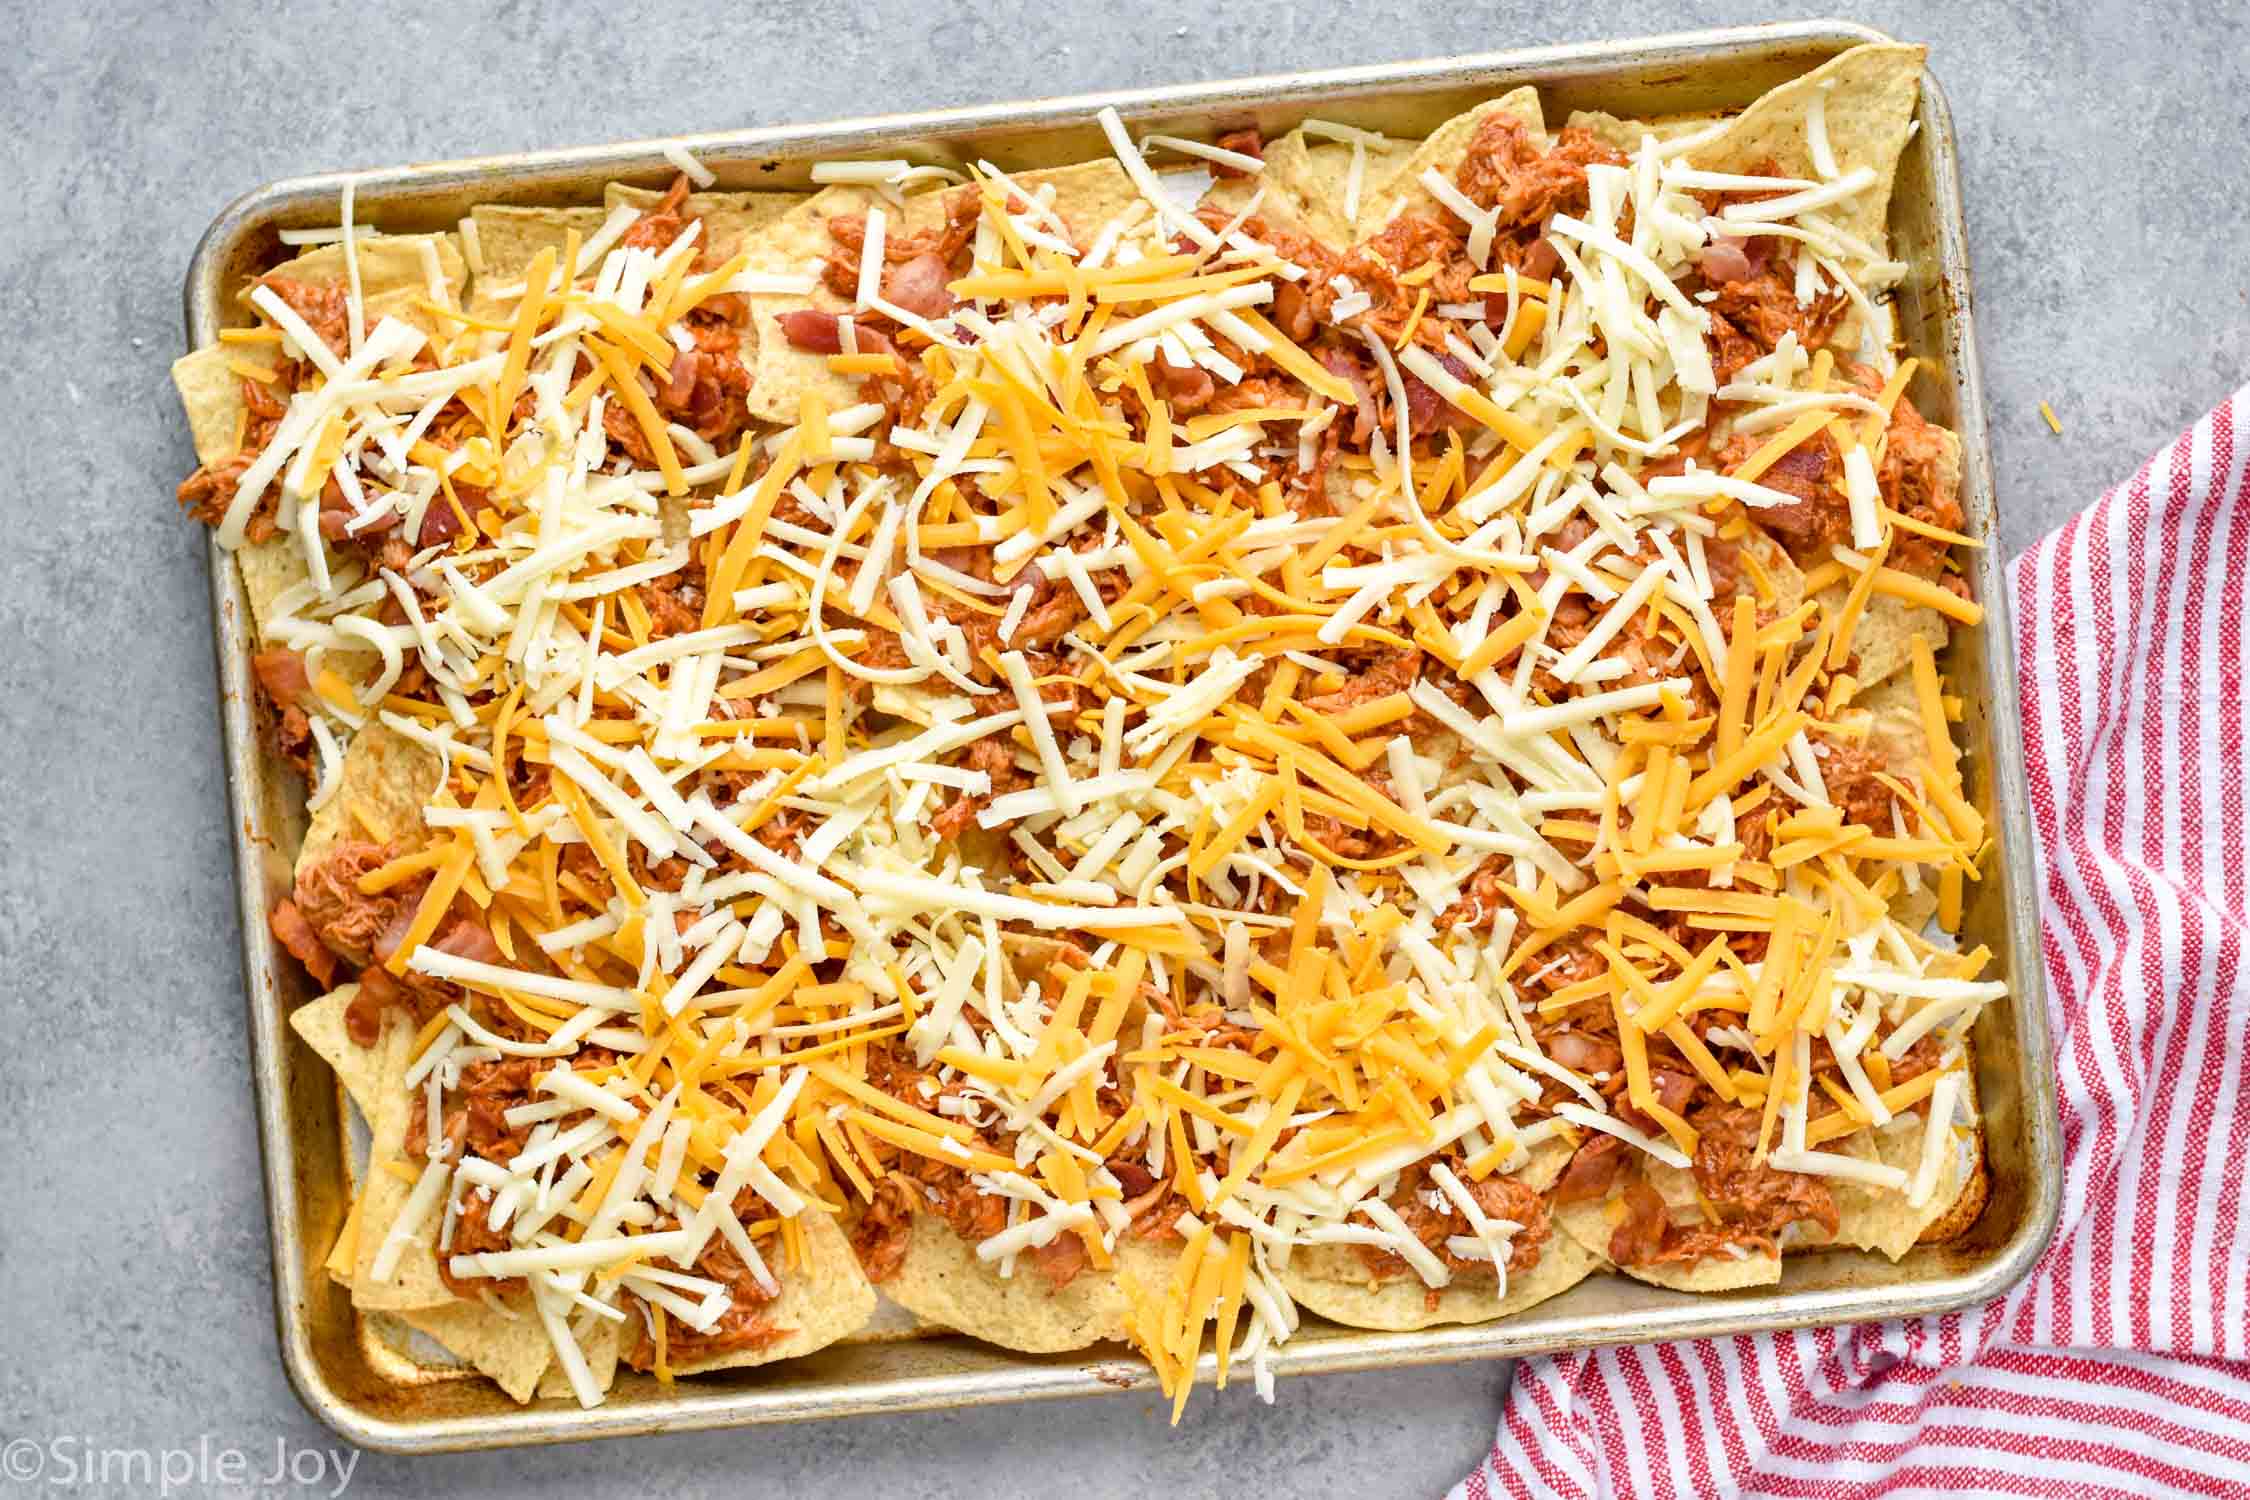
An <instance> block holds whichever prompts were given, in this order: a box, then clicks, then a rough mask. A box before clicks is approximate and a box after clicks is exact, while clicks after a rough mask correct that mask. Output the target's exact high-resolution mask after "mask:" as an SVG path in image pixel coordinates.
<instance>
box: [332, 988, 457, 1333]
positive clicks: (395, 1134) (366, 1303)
mask: <svg viewBox="0 0 2250 1500" xmlns="http://www.w3.org/2000/svg"><path fill="white" fill-rule="evenodd" d="M413 1045H414V1028H413V1026H411V1025H410V1024H408V1022H407V1021H406V1020H405V1019H404V1018H399V1019H396V1020H393V1021H392V1022H391V1024H390V1025H388V1026H386V1027H385V1028H384V1030H383V1040H382V1041H381V1042H380V1043H379V1044H378V1046H379V1048H380V1051H381V1060H380V1062H379V1063H378V1064H377V1068H376V1075H375V1076H376V1079H377V1082H376V1084H375V1115H374V1121H373V1124H374V1130H375V1138H374V1142H373V1144H372V1145H371V1146H370V1147H369V1149H368V1156H367V1191H366V1194H365V1195H364V1196H363V1197H362V1198H361V1199H360V1208H359V1214H360V1219H359V1255H358V1259H357V1264H356V1265H354V1267H353V1268H352V1304H353V1305H354V1306H356V1307H360V1308H365V1309H368V1310H370V1311H376V1312H411V1311H417V1310H420V1309H422V1308H430V1307H444V1306H446V1305H448V1304H449V1303H452V1302H455V1301H457V1300H459V1299H457V1298H456V1297H455V1296H454V1295H453V1292H452V1290H451V1289H450V1288H449V1287H447V1286H446V1284H445V1283H444V1282H443V1281H442V1280H440V1279H439V1277H438V1266H437V1254H436V1252H435V1250H434V1249H433V1248H432V1244H431V1242H430V1241H429V1240H427V1239H424V1240H422V1241H420V1242H419V1243H416V1244H411V1245H408V1246H407V1247H406V1250H405V1253H404V1254H402V1255H401V1256H400V1257H399V1260H398V1264H397V1266H396V1267H395V1268H394V1269H393V1270H392V1272H391V1276H390V1279H389V1280H387V1281H377V1280H376V1279H375V1277H374V1274H373V1272H374V1267H375V1257H376V1255H377V1254H378V1253H379V1252H380V1251H381V1249H382V1246H383V1239H384V1236H386V1235H388V1234H389V1233H390V1231H391V1226H392V1225H393V1224H394V1223H396V1222H397V1220H398V1215H399V1210H400V1209H402V1208H404V1207H405V1206H406V1199H407V1195H408V1194H410V1193H411V1192H413V1190H414V1187H413V1184H412V1183H411V1182H409V1181H407V1180H406V1179H405V1178H403V1177H401V1176H400V1175H399V1174H398V1173H397V1172H395V1171H392V1170H390V1169H389V1168H387V1167H386V1166H385V1165H384V1164H385V1163H387V1162H403V1161H405V1156H406V1149H405V1148H406V1127H407V1122H408V1120H409V1119H410V1118H411V1117H412V1112H413V1111H414V1110H416V1109H419V1108H421V1107H422V1099H421V1096H420V1095H419V1094H410V1093H408V1092H407V1090H406V1087H405V1085H404V1084H403V1083H402V1081H401V1080H402V1079H404V1077H405V1076H406V1069H407V1064H408V1062H409V1061H410V1060H411V1059H410V1057H409V1053H410V1050H411V1049H412V1047H413ZM407 1165H408V1166H412V1163H407Z"/></svg>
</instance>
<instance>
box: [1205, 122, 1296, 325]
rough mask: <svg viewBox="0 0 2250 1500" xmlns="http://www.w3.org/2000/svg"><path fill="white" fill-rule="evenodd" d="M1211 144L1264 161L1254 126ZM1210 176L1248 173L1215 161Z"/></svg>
mask: <svg viewBox="0 0 2250 1500" xmlns="http://www.w3.org/2000/svg"><path fill="white" fill-rule="evenodd" d="M1213 144H1215V145H1217V146H1218V148H1219V149H1220V150H1221V151H1232V152H1234V153H1235V154H1237V155H1239V156H1255V157H1256V158H1258V160H1260V161H1264V160H1265V159H1266V138H1265V137H1264V136H1262V135H1260V134H1259V133H1258V127H1257V126H1255V125H1249V126H1245V127H1244V128H1242V129H1241V130H1230V131H1228V132H1227V133H1226V134H1225V135H1222V136H1220V137H1219V139H1218V140H1217V141H1216V142H1214V143H1213ZM1211 175H1212V176H1213V177H1248V176H1249V175H1250V173H1249V171H1248V170H1246V169H1245V168H1242V167H1238V166H1235V165H1234V164H1233V163H1232V162H1223V161H1215V162H1212V163H1211ZM1290 337H1291V338H1295V337H1297V335H1295V334H1291V335H1290Z"/></svg>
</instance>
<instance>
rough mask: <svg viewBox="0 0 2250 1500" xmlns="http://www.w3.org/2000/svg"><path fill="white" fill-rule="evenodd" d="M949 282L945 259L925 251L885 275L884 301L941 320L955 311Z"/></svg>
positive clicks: (899, 264) (921, 315) (915, 313)
mask: <svg viewBox="0 0 2250 1500" xmlns="http://www.w3.org/2000/svg"><path fill="white" fill-rule="evenodd" d="M950 279H951V273H950V272H948V271H947V270H946V268H945V258H944V257H943V256H941V255H938V254H937V253H936V252H934V251H928V250H925V251H923V252H922V253H921V254H920V255H917V256H915V257H914V258H913V259H911V260H904V261H900V262H899V263H898V264H897V265H895V266H892V267H891V268H890V269H889V270H887V271H885V272H884V273H883V300H884V301H885V302H888V303H890V304H891V305H892V306H894V307H902V308H904V309H906V311H908V312H910V313H913V314H914V315H915V316H916V317H920V318H942V317H944V316H945V315H946V314H947V313H949V312H951V311H953V294H952V293H951V292H949V291H947V290H946V289H945V284H946V282H947V281H948V280H950Z"/></svg>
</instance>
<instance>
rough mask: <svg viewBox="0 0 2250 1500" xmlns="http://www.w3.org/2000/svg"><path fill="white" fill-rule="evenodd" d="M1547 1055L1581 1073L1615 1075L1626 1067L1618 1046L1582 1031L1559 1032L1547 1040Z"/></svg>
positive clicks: (1623, 1055) (1623, 1056)
mask: <svg viewBox="0 0 2250 1500" xmlns="http://www.w3.org/2000/svg"><path fill="white" fill-rule="evenodd" d="M1547 1055H1548V1056H1549V1057H1551V1058H1553V1059H1554V1060H1555V1061H1556V1062H1558V1063H1561V1064H1562V1065H1563V1066H1564V1067H1566V1068H1569V1069H1571V1070H1572V1071H1574V1072H1579V1073H1605V1074H1606V1073H1615V1072H1616V1071H1617V1070H1618V1069H1619V1068H1622V1067H1623V1066H1625V1054H1624V1053H1622V1052H1620V1051H1618V1050H1617V1048H1616V1046H1615V1045H1614V1044H1612V1043H1610V1042H1605V1041H1603V1040H1602V1039H1601V1038H1599V1037H1592V1036H1588V1035H1586V1033H1584V1032H1582V1031H1558V1032H1556V1033H1555V1034H1554V1035H1553V1036H1551V1037H1549V1038H1547Z"/></svg>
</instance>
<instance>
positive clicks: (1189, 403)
mask: <svg viewBox="0 0 2250 1500" xmlns="http://www.w3.org/2000/svg"><path fill="white" fill-rule="evenodd" d="M1147 369H1148V374H1149V383H1150V385H1151V387H1152V388H1153V389H1154V390H1155V392H1156V394H1157V396H1158V398H1159V399H1161V400H1163V401H1164V402H1165V403H1166V404H1167V405H1169V406H1170V407H1171V409H1172V414H1173V415H1174V416H1176V417H1185V416H1193V415H1194V414H1195V413H1197V412H1199V411H1201V410H1203V408H1204V407H1206V406H1209V405H1210V404H1211V398H1212V397H1213V396H1214V395H1216V394H1217V393H1218V383H1217V382H1216V381H1214V380H1213V379H1212V378H1211V372H1210V371H1209V370H1206V369H1204V368H1203V367H1202V366H1201V365H1176V364H1173V363H1172V361H1171V360H1169V359H1167V358H1165V357H1164V356H1163V355H1161V354H1159V355H1158V356H1156V359H1155V361H1154V362H1153V363H1151V364H1150V365H1148V366H1147Z"/></svg>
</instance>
